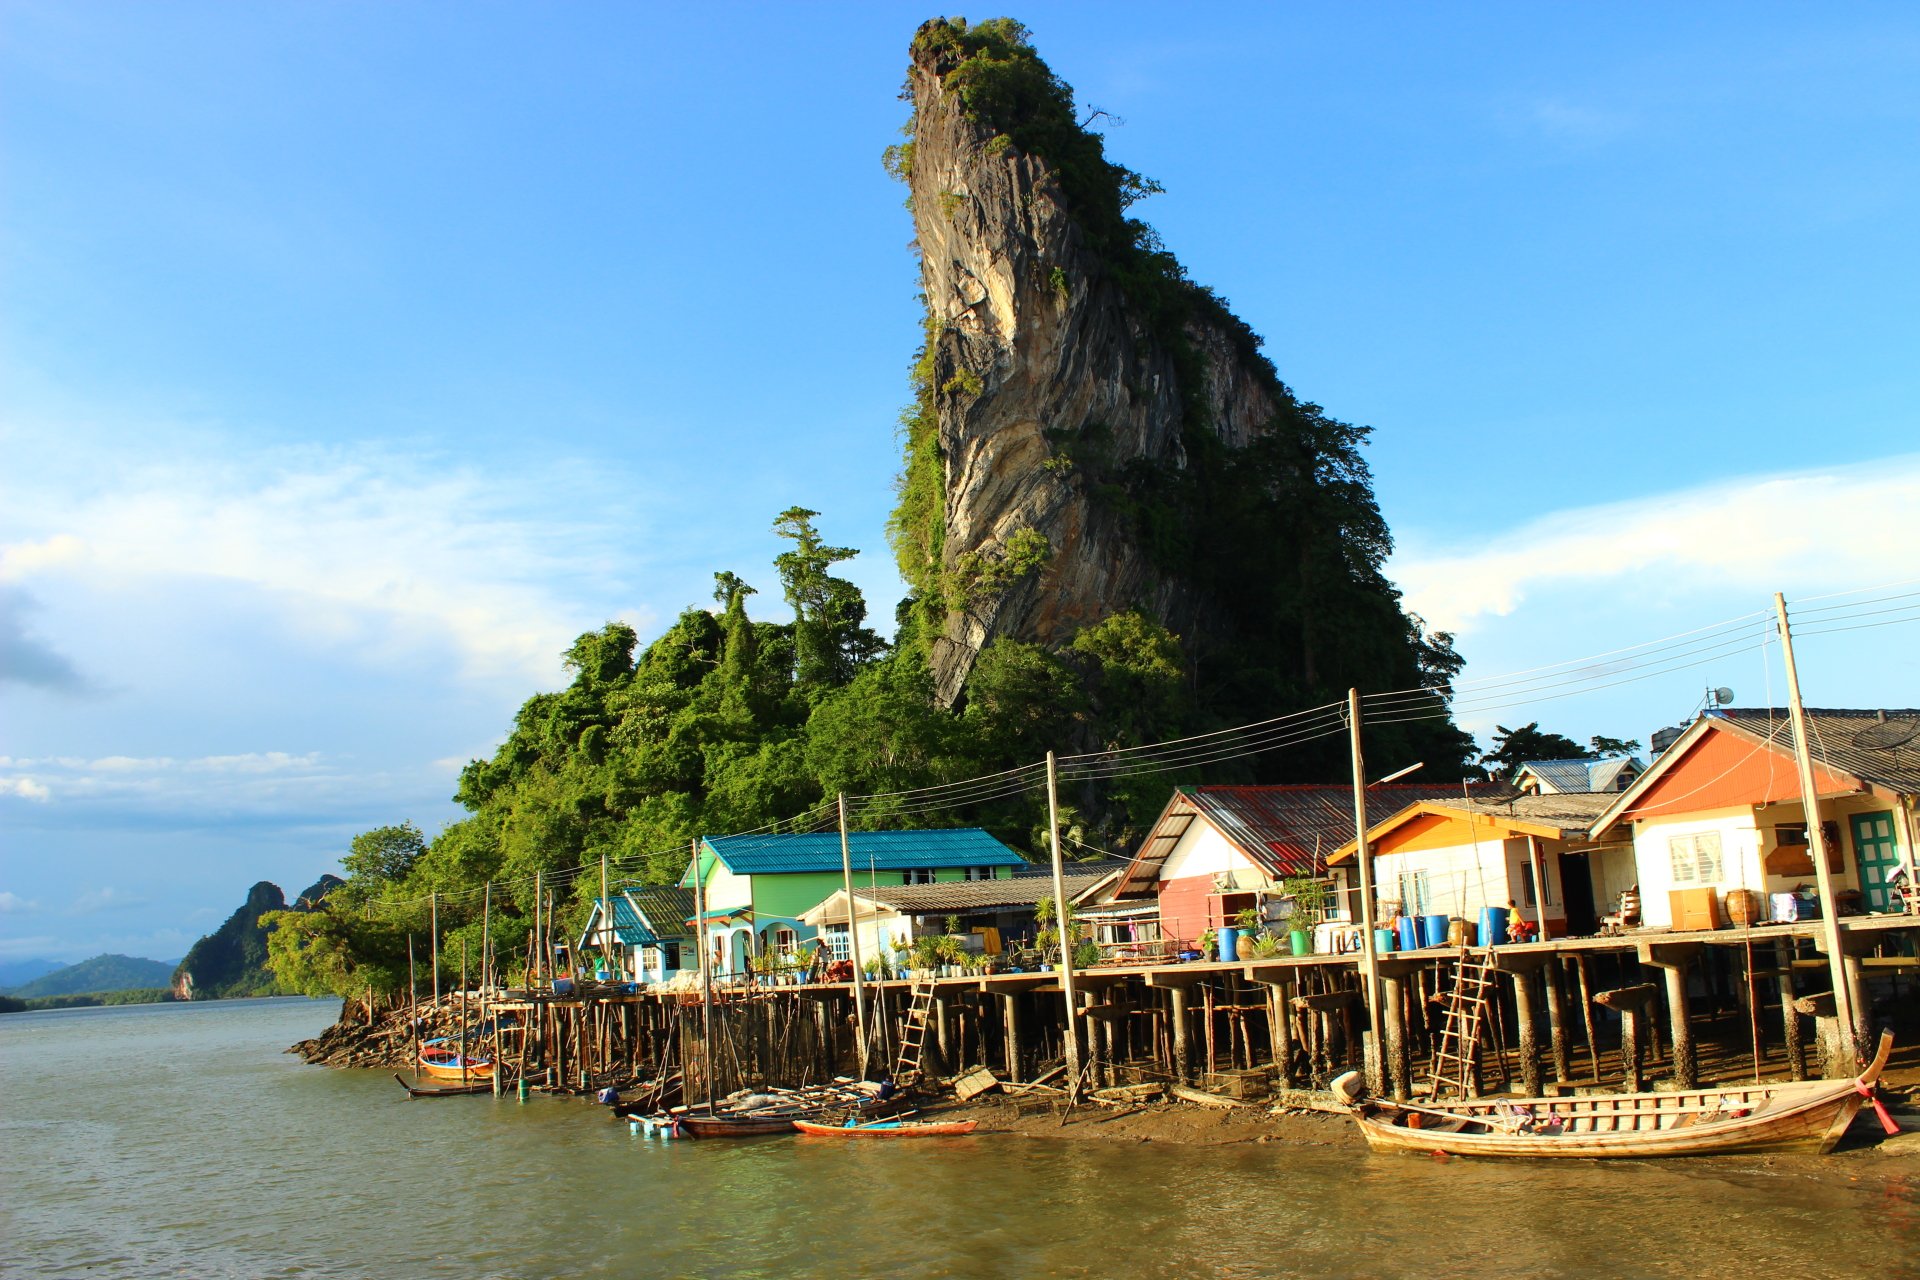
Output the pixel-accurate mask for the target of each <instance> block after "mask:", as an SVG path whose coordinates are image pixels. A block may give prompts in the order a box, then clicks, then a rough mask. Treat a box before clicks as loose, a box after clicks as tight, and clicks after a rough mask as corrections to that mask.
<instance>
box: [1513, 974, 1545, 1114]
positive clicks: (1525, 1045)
mask: <svg viewBox="0 0 1920 1280" xmlns="http://www.w3.org/2000/svg"><path fill="white" fill-rule="evenodd" d="M1513 1011H1514V1021H1515V1022H1517V1023H1518V1024H1519V1025H1518V1026H1516V1027H1515V1028H1514V1040H1515V1041H1516V1042H1517V1043H1518V1045H1519V1047H1520V1087H1521V1088H1522V1089H1523V1090H1525V1091H1526V1095H1527V1096H1528V1097H1529V1098H1537V1097H1539V1096H1540V1095H1541V1094H1542V1093H1544V1092H1546V1086H1545V1082H1544V1081H1543V1080H1542V1079H1541V1078H1540V1039H1539V1032H1538V1029H1537V1028H1536V1026H1535V1024H1534V1013H1533V974H1532V973H1531V972H1524V973H1516V974H1514V975H1513Z"/></svg>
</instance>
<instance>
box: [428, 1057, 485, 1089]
mask: <svg viewBox="0 0 1920 1280" xmlns="http://www.w3.org/2000/svg"><path fill="white" fill-rule="evenodd" d="M420 1074H421V1075H423V1076H429V1077H431V1078H433V1079H435V1080H458V1081H460V1082H461V1083H463V1084H465V1083H470V1082H472V1081H475V1080H491V1079H493V1063H491V1062H484V1061H479V1060H476V1059H473V1058H468V1059H467V1060H466V1064H465V1066H464V1067H463V1066H462V1065H461V1062H460V1055H459V1053H458V1052H456V1051H454V1050H451V1049H449V1050H444V1051H438V1052H436V1051H435V1050H432V1049H422V1050H421V1051H420Z"/></svg>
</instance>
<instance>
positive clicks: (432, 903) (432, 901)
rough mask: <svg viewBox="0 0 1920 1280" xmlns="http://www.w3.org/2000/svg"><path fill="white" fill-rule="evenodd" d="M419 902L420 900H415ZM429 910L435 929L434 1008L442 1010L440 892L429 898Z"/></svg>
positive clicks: (437, 891)
mask: <svg viewBox="0 0 1920 1280" xmlns="http://www.w3.org/2000/svg"><path fill="white" fill-rule="evenodd" d="M415 901H416V902H417V901H419V899H417V898H416V899H415ZM427 902H428V904H429V906H428V910H429V911H430V912H432V922H433V923H432V928H433V1007H434V1009H435V1011H438V1010H439V1008H440V892H439V890H437V889H436V890H435V891H434V892H433V893H431V894H429V895H428V897H427Z"/></svg>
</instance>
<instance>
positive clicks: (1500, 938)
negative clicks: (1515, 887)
mask: <svg viewBox="0 0 1920 1280" xmlns="http://www.w3.org/2000/svg"><path fill="white" fill-rule="evenodd" d="M1509 919H1511V913H1509V912H1508V911H1507V909H1506V908H1505V907H1482V908H1481V909H1480V940H1481V942H1482V943H1484V944H1485V945H1487V946H1489V947H1497V946H1499V945H1500V944H1501V943H1503V942H1505V941H1506V940H1507V921H1508V920H1509Z"/></svg>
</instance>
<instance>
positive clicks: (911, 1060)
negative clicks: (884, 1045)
mask: <svg viewBox="0 0 1920 1280" xmlns="http://www.w3.org/2000/svg"><path fill="white" fill-rule="evenodd" d="M932 1018H933V982H932V980H931V979H922V980H920V981H918V982H916V983H914V984H913V999H912V1000H911V1001H909V1002H908V1004H907V1016H906V1023H905V1025H904V1026H902V1027H901V1029H900V1056H899V1058H898V1059H897V1060H895V1062H894V1064H893V1082H894V1083H895V1084H897V1085H900V1086H902V1087H904V1086H906V1085H908V1084H911V1083H912V1082H913V1081H914V1080H915V1079H916V1078H918V1077H919V1075H920V1055H921V1051H922V1050H924V1049H925V1048H926V1044H927V1027H928V1024H929V1023H930V1022H931V1021H932Z"/></svg>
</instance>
